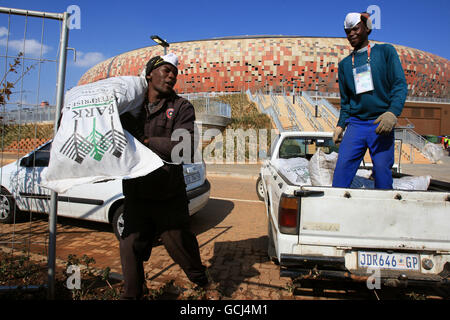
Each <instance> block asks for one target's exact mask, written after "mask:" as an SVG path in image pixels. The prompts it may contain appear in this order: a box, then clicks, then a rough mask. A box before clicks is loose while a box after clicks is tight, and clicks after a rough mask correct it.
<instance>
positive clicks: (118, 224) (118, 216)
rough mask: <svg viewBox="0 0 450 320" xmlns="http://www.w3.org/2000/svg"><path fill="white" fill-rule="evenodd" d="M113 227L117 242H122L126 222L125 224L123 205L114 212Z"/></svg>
mask: <svg viewBox="0 0 450 320" xmlns="http://www.w3.org/2000/svg"><path fill="white" fill-rule="evenodd" d="M112 227H113V231H114V234H115V236H116V238H117V240H120V237H121V235H122V232H123V227H124V222H123V204H122V205H120V206H119V207H118V208H117V209H116V211H114V215H113V219H112Z"/></svg>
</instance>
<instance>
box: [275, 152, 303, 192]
mask: <svg viewBox="0 0 450 320" xmlns="http://www.w3.org/2000/svg"><path fill="white" fill-rule="evenodd" d="M272 164H273V166H275V168H277V170H278V171H279V172H280V173H281V174H282V175H283V176H285V177H286V179H288V180H289V182H290V183H292V184H294V185H300V186H302V185H311V180H310V178H309V170H308V165H309V161H308V160H306V159H305V158H301V157H298V158H291V159H276V160H275V161H274V162H273V163H272Z"/></svg>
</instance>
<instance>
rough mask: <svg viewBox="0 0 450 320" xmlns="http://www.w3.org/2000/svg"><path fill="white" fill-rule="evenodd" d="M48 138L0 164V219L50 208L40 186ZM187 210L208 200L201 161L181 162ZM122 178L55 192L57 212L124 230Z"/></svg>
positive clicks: (10, 220)
mask: <svg viewBox="0 0 450 320" xmlns="http://www.w3.org/2000/svg"><path fill="white" fill-rule="evenodd" d="M50 147H51V142H47V143H45V144H43V145H42V146H40V147H39V148H37V149H36V150H34V151H32V152H30V153H29V154H27V155H25V156H24V157H22V158H20V159H18V160H17V161H15V162H13V163H10V164H8V165H5V166H3V167H2V168H0V175H1V193H0V222H3V223H13V222H14V221H15V219H16V218H15V215H16V213H17V214H20V213H23V212H41V213H49V212H50V201H49V200H50V193H51V192H50V190H49V189H46V188H43V187H41V186H40V182H41V173H42V170H43V169H44V168H45V167H46V166H48V162H49V158H50ZM183 172H184V179H185V182H186V191H187V195H188V199H189V213H190V215H193V214H194V213H196V212H198V211H199V210H200V209H202V208H203V207H204V206H205V205H206V204H207V202H208V200H209V194H210V184H209V182H208V180H207V179H206V166H205V164H204V162H202V163H194V164H185V165H183ZM123 199H124V196H123V193H122V180H117V179H116V180H113V179H111V180H104V181H100V182H95V183H89V184H83V185H79V186H76V187H73V188H71V189H69V190H68V191H66V192H65V193H58V206H57V214H58V215H59V216H65V217H71V218H77V219H84V220H91V221H99V222H106V223H111V224H112V226H113V230H114V233H115V235H116V237H119V236H120V234H121V232H122V230H123V218H122V213H123Z"/></svg>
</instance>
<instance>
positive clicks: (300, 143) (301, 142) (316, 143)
mask: <svg viewBox="0 0 450 320" xmlns="http://www.w3.org/2000/svg"><path fill="white" fill-rule="evenodd" d="M319 147H320V148H321V149H322V151H323V152H324V153H326V154H329V153H331V152H333V151H334V152H338V149H339V148H338V147H337V146H336V145H335V144H334V143H333V140H332V139H331V138H308V137H289V138H286V139H284V141H283V142H282V144H281V146H280V151H279V154H278V156H279V158H281V159H290V158H298V157H302V158H306V159H308V160H309V159H311V157H312V156H313V155H314V153H316V151H317V148H319Z"/></svg>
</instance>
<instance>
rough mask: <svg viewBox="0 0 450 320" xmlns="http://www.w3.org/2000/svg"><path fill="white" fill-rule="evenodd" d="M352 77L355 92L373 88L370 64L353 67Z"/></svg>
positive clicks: (358, 92)
mask: <svg viewBox="0 0 450 320" xmlns="http://www.w3.org/2000/svg"><path fill="white" fill-rule="evenodd" d="M353 78H354V80H355V89H356V94H360V93H364V92H367V91H372V90H373V81H372V72H371V70H370V64H368V63H367V64H365V65H362V66H360V67H356V68H353Z"/></svg>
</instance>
